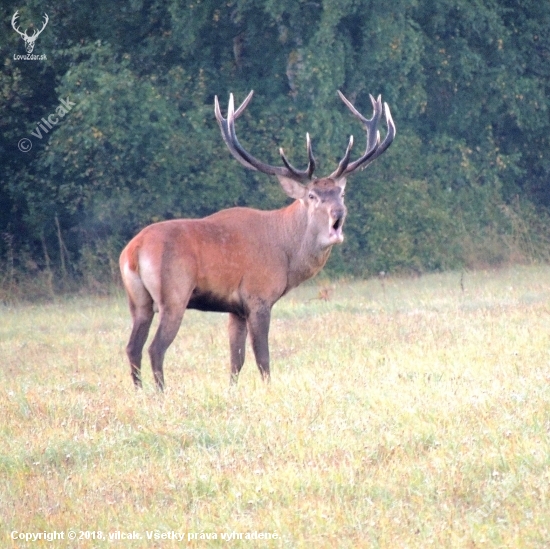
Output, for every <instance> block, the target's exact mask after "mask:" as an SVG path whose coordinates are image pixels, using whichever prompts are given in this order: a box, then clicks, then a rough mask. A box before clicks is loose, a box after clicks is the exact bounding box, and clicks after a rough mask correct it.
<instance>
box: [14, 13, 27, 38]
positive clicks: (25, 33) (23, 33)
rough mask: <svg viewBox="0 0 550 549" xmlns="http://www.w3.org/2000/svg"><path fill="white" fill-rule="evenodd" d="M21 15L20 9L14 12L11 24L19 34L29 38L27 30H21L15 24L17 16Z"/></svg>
mask: <svg viewBox="0 0 550 549" xmlns="http://www.w3.org/2000/svg"><path fill="white" fill-rule="evenodd" d="M18 17H19V10H17V11H16V12H15V13H14V14H13V17H12V18H11V26H12V27H13V30H14V31H15V32H16V33H17V34H20V35H21V36H23V38H25V37H26V38H28V36H27V31H25V32H21V31H20V30H19V28H18V27H16V26H15V23H16V21H17V18H18Z"/></svg>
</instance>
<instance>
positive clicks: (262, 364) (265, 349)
mask: <svg viewBox="0 0 550 549" xmlns="http://www.w3.org/2000/svg"><path fill="white" fill-rule="evenodd" d="M270 320H271V310H270V309H269V308H268V307H261V308H259V309H258V310H255V311H252V312H251V313H250V315H249V317H248V329H249V330H250V339H251V342H252V350H253V351H254V357H255V358H256V365H257V366H258V370H260V373H261V374H262V379H263V380H264V381H269V380H270V373H269V341H268V336H269V323H270Z"/></svg>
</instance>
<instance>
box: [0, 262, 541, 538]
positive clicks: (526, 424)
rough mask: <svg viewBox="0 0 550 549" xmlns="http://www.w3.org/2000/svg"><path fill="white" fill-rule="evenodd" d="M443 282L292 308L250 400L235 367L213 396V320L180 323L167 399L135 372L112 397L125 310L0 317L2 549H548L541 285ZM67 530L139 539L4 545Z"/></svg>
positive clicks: (77, 307)
mask: <svg viewBox="0 0 550 549" xmlns="http://www.w3.org/2000/svg"><path fill="white" fill-rule="evenodd" d="M462 285H463V289H461V275H460V273H451V274H443V275H431V276H425V277H422V278H418V279H388V280H384V281H383V283H382V281H380V280H372V281H366V282H353V283H347V282H340V283H338V284H334V285H333V287H331V288H330V290H331V293H330V296H331V299H330V300H328V301H326V300H323V299H315V298H316V297H318V295H319V287H320V286H316V285H311V286H306V287H303V288H301V289H299V290H298V291H295V292H294V293H293V294H291V295H290V296H289V297H288V298H286V299H285V300H283V301H282V302H280V303H279V304H278V305H277V306H276V308H275V310H274V320H273V324H272V329H271V349H272V358H273V381H272V383H271V386H270V387H269V388H266V387H264V386H263V385H262V384H261V382H260V376H259V374H258V372H257V370H256V367H255V366H254V362H253V358H252V356H251V353H250V352H249V356H248V360H247V362H246V365H245V369H244V370H243V374H242V376H241V379H240V380H239V385H238V387H237V388H235V389H229V386H228V369H227V364H228V357H229V352H228V343H227V337H226V334H225V322H226V319H225V318H224V316H223V315H215V314H210V315H207V314H201V313H195V312H189V313H188V314H187V315H186V318H185V319H184V324H183V326H182V329H181V331H180V334H179V335H178V338H177V340H176V342H175V343H174V344H173V346H172V347H171V348H170V350H169V352H168V355H167V360H166V368H165V376H166V381H167V391H166V394H165V396H164V397H162V396H159V395H157V394H156V393H155V392H154V390H153V387H152V385H153V383H152V377H151V373H150V368H149V366H148V364H145V366H146V368H145V372H144V383H145V389H144V390H143V391H142V392H138V393H136V392H135V391H134V390H133V388H132V386H131V381H130V375H129V368H128V366H127V364H126V359H125V357H124V353H123V347H124V345H125V343H126V339H127V337H128V333H129V327H130V326H129V316H128V312H127V310H126V304H125V301H124V299H123V298H122V297H120V298H109V299H107V298H105V299H98V298H94V299H91V298H90V299H74V300H70V301H61V302H59V303H56V304H51V305H42V306H21V307H15V308H4V309H0V353H1V356H2V367H1V370H0V381H1V383H0V416H1V418H2V420H1V422H0V429H1V435H2V436H1V438H0V482H1V485H2V490H1V491H0V538H1V539H2V542H1V545H2V546H3V547H6V546H7V547H37V546H40V547H43V546H48V547H49V546H51V547H79V548H80V547H82V548H87V547H107V546H109V547H112V546H118V547H128V548H130V547H131V548H141V547H162V548H169V547H182V546H187V545H189V546H193V547H218V546H224V545H230V546H232V547H293V548H295V547H299V548H300V547H342V548H357V547H384V548H396V547H411V548H412V547H418V548H424V547H429V546H433V547H453V548H454V547H472V548H473V547H495V548H496V547H499V548H500V547H509V548H521V547H547V546H548V543H549V541H550V501H549V500H550V447H549V437H548V434H549V429H550V390H549V381H550V361H549V358H550V356H549V351H550V268H548V267H518V268H514V269H510V270H506V271H500V272H491V273H486V272H479V273H469V274H466V275H465V276H464V278H463V280H462ZM323 288H326V285H324V286H323ZM69 529H73V530H74V531H75V532H80V531H84V532H86V531H87V532H102V535H103V536H105V537H106V536H108V535H109V534H114V535H116V532H117V531H119V532H121V533H124V534H126V533H130V532H133V531H135V532H137V533H138V534H140V535H141V536H142V538H143V539H141V540H121V541H116V542H109V541H107V540H105V539H103V540H101V539H99V540H98V539H95V540H93V539H88V540H87V539H80V540H79V541H78V542H69V541H66V540H65V541H61V540H60V541H55V542H51V543H48V542H46V543H40V542H32V541H28V542H26V541H24V540H21V539H17V540H12V539H11V533H12V532H13V531H18V532H28V533H38V532H53V531H58V532H61V531H63V532H65V536H66V533H67V531H68V530H69ZM148 531H150V532H152V531H157V533H158V535H160V534H162V533H164V534H168V533H170V532H172V531H173V532H176V533H180V534H181V533H185V534H184V536H185V537H184V540H183V541H181V542H180V541H177V540H173V539H164V540H156V541H154V540H153V541H150V540H147V532H148ZM254 531H257V532H263V533H276V534H277V536H278V538H277V539H273V540H270V541H266V540H263V541H258V540H256V541H249V540H245V539H242V540H239V539H233V541H231V542H227V541H222V540H221V539H219V538H221V533H223V532H237V533H243V534H244V533H246V532H254ZM187 532H194V533H201V532H202V533H204V534H213V533H216V534H217V536H218V539H217V540H200V539H199V540H195V541H193V540H191V541H188V537H187ZM78 535H79V536H80V534H78ZM93 535H94V534H88V537H93ZM170 535H172V534H170ZM84 536H86V534H85V535H84ZM95 536H96V537H97V534H95ZM203 537H205V536H203Z"/></svg>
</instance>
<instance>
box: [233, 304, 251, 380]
mask: <svg viewBox="0 0 550 549" xmlns="http://www.w3.org/2000/svg"><path fill="white" fill-rule="evenodd" d="M247 333H248V328H247V326H246V318H243V317H241V316H238V315H236V314H233V313H229V348H230V350H231V378H230V382H231V384H232V385H233V384H235V383H237V378H238V377H239V372H240V371H241V368H242V367H243V364H244V354H245V347H246V335H247Z"/></svg>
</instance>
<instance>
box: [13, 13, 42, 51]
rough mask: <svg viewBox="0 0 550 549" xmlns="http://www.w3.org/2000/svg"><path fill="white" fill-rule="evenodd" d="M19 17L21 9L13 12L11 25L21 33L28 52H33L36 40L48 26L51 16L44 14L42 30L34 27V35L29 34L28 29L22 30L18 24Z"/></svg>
mask: <svg viewBox="0 0 550 549" xmlns="http://www.w3.org/2000/svg"><path fill="white" fill-rule="evenodd" d="M18 17H19V11H16V12H15V13H14V14H13V17H12V18H11V26H12V27H13V30H14V31H15V32H16V33H17V34H20V35H21V38H23V40H24V41H25V49H26V50H27V53H32V50H33V49H34V43H35V42H36V39H37V38H38V36H39V35H40V33H41V32H42V31H43V30H44V29H45V28H46V25H47V24H48V21H49V18H48V14H47V13H45V14H44V23H43V25H42V28H41V29H40V30H36V29H34V31H33V33H32V36H28V35H27V31H26V30H25V32H21V31H20V30H19V28H18V27H17V26H16V25H17V18H18Z"/></svg>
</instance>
